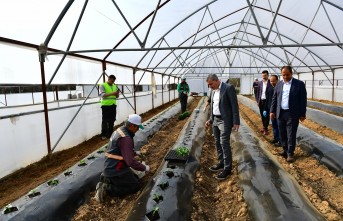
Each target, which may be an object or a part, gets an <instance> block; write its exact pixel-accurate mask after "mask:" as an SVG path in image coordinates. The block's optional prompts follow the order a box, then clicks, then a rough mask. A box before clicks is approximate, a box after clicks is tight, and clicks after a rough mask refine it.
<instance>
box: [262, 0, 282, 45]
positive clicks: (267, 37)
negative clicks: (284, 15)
mask: <svg viewBox="0 0 343 221" xmlns="http://www.w3.org/2000/svg"><path fill="white" fill-rule="evenodd" d="M268 2H269V0H268ZM281 3H282V0H280V2H279V5H278V7H277V9H276V12H275V15H274V16H273V21H272V24H271V25H270V28H269V31H268V34H267V36H266V39H265V40H266V43H265V44H267V41H268V39H269V35H270V33H271V30H272V29H273V26H274V23H275V19H276V17H277V15H278V14H279V10H280V6H281ZM269 5H270V2H269ZM272 13H273V12H272Z"/></svg>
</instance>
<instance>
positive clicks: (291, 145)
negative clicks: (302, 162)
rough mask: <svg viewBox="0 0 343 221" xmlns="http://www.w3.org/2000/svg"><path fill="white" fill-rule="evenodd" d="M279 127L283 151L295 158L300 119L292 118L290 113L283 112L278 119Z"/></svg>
mask: <svg viewBox="0 0 343 221" xmlns="http://www.w3.org/2000/svg"><path fill="white" fill-rule="evenodd" d="M278 125H279V131H280V138H281V139H280V141H281V145H282V147H283V150H284V151H285V152H286V153H287V154H289V155H292V156H293V155H294V150H295V144H296V136H297V130H298V125H299V118H294V117H292V116H291V114H290V112H289V111H283V110H281V111H280V116H279V119H278Z"/></svg>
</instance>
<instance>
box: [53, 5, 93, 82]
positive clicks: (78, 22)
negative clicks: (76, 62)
mask: <svg viewBox="0 0 343 221" xmlns="http://www.w3.org/2000/svg"><path fill="white" fill-rule="evenodd" d="M87 4H88V0H86V1H85V4H84V5H83V8H82V10H81V13H80V15H79V19H78V20H77V23H76V26H75V28H74V31H73V34H72V36H71V38H70V41H69V44H68V47H67V50H66V51H69V49H70V47H71V44H72V43H73V41H74V38H75V35H76V32H77V30H78V28H79V25H80V22H81V20H82V17H83V14H84V12H85V10H86V7H87ZM66 57H67V55H66V54H64V55H63V57H62V58H61V61H60V63H59V64H58V65H57V67H56V69H55V71H54V73H53V74H52V76H51V78H50V80H49V82H48V85H47V86H50V84H51V82H52V81H53V80H54V78H55V76H56V74H57V72H58V70H59V69H60V67H61V65H62V63H63V61H64V59H65V58H66Z"/></svg>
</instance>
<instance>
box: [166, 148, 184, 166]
mask: <svg viewBox="0 0 343 221" xmlns="http://www.w3.org/2000/svg"><path fill="white" fill-rule="evenodd" d="M164 160H166V161H169V162H173V163H183V164H185V163H186V162H187V160H188V156H180V155H179V154H177V153H176V150H169V152H168V153H167V155H166V156H165V157H164Z"/></svg>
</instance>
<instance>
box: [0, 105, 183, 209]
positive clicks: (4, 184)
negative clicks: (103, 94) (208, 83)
mask: <svg viewBox="0 0 343 221" xmlns="http://www.w3.org/2000/svg"><path fill="white" fill-rule="evenodd" d="M176 102H178V100H174V101H171V102H169V103H166V104H164V105H161V106H160V107H157V108H155V109H153V110H151V111H149V112H147V113H144V114H141V116H142V118H143V121H145V120H148V119H149V118H151V117H153V116H154V115H156V114H158V113H159V112H161V111H162V110H164V109H166V108H167V107H170V106H171V105H173V104H174V103H176ZM105 144H107V141H103V140H101V137H100V136H94V137H93V138H91V139H89V140H88V141H86V142H84V143H82V144H79V145H78V146H75V147H73V148H70V149H68V150H64V151H60V152H56V153H54V154H52V155H51V156H47V157H44V158H43V159H42V160H40V161H39V162H36V163H34V164H31V165H29V166H27V167H25V168H23V169H20V170H18V171H17V172H15V173H12V174H10V175H8V176H6V177H4V178H2V179H1V180H0V208H3V207H4V206H6V205H7V204H8V203H10V202H13V201H14V200H16V199H18V198H20V197H21V196H23V195H25V194H27V193H28V192H29V191H30V190H32V189H34V188H36V187H37V186H39V185H40V184H42V183H44V182H46V181H47V180H49V179H51V178H53V177H55V176H57V175H58V174H60V173H62V172H63V171H65V170H66V169H68V168H69V167H71V166H73V165H74V164H75V163H77V162H78V161H80V160H82V159H83V158H85V157H86V156H87V155H89V154H90V153H92V152H93V151H95V150H97V149H99V148H100V147H102V146H104V145H105ZM19 177H20V179H18V178H19Z"/></svg>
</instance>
